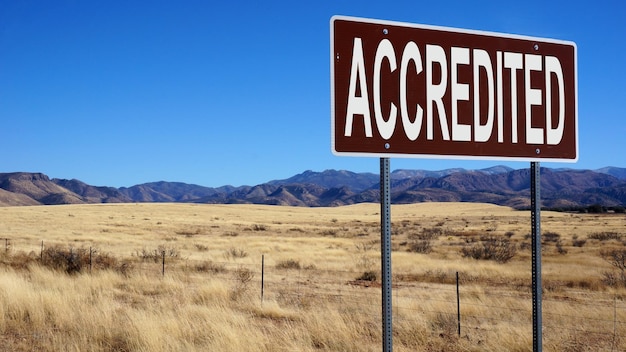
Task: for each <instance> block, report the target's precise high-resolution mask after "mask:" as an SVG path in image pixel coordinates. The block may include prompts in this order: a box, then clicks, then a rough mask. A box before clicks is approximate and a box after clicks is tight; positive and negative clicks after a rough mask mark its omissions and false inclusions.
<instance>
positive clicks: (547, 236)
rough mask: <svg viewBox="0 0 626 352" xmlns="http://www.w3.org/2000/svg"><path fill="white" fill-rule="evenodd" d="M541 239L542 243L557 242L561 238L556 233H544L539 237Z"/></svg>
mask: <svg viewBox="0 0 626 352" xmlns="http://www.w3.org/2000/svg"><path fill="white" fill-rule="evenodd" d="M541 237H542V238H543V242H544V243H547V242H558V241H559V239H560V238H561V235H559V234H558V233H556V232H551V231H546V232H544V233H543V234H542V235H541Z"/></svg>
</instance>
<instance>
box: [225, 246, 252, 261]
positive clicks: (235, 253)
mask: <svg viewBox="0 0 626 352" xmlns="http://www.w3.org/2000/svg"><path fill="white" fill-rule="evenodd" d="M247 256H248V252H246V251H245V250H243V249H239V248H235V247H230V248H229V249H228V250H226V251H225V252H224V258H226V260H231V259H239V258H245V257H247Z"/></svg>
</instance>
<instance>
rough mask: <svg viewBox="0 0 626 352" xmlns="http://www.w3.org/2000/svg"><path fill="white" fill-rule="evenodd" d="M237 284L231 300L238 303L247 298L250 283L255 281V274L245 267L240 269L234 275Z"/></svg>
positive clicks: (232, 291)
mask: <svg viewBox="0 0 626 352" xmlns="http://www.w3.org/2000/svg"><path fill="white" fill-rule="evenodd" d="M233 275H234V280H235V284H234V286H233V288H232V289H231V291H230V294H229V296H230V299H231V300H233V301H238V300H240V299H241V298H243V297H245V296H247V294H248V292H249V288H250V285H249V283H250V282H251V281H252V279H254V272H252V270H250V269H248V268H245V267H242V266H240V267H238V268H237V269H236V270H235V272H234V273H233Z"/></svg>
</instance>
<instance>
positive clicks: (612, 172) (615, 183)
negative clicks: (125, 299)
mask: <svg viewBox="0 0 626 352" xmlns="http://www.w3.org/2000/svg"><path fill="white" fill-rule="evenodd" d="M625 174H626V169H622V168H616V167H607V168H602V169H599V170H595V171H592V170H573V169H549V168H542V169H541V197H542V205H543V206H544V207H551V208H572V207H582V206H589V205H594V204H600V205H603V206H606V207H611V206H626V177H624V175H625ZM379 182H380V180H379V176H378V175H376V174H372V173H354V172H351V171H346V170H325V171H322V172H315V171H310V170H309V171H305V172H303V173H301V174H298V175H294V176H292V177H290V178H288V179H284V180H273V181H269V182H267V183H263V184H259V185H256V186H241V187H233V186H222V187H218V188H211V187H204V186H199V185H192V184H186V183H180V182H165V181H160V182H151V183H144V184H140V185H135V186H132V187H128V188H126V187H122V188H114V187H96V186H91V185H88V184H86V183H84V182H81V181H79V180H75V179H73V180H63V179H52V180H51V179H50V178H49V177H48V176H46V175H44V174H41V173H26V172H14V173H0V206H12V205H40V204H82V203H123V202H194V203H216V204H217V203H219V204H273V205H290V206H312V207H317V206H340V205H346V204H356V203H363V202H378V201H379V190H378V183H379ZM391 193H392V194H391V198H392V202H393V203H395V204H405V203H416V202H433V201H438V202H450V201H457V202H481V203H493V204H499V205H506V206H510V207H513V208H518V209H519V208H527V207H528V206H529V205H530V170H528V169H520V170H514V169H511V168H508V167H505V166H495V167H492V168H487V169H481V170H465V169H447V170H440V171H426V170H395V171H393V172H392V173H391Z"/></svg>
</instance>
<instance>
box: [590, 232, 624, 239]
mask: <svg viewBox="0 0 626 352" xmlns="http://www.w3.org/2000/svg"><path fill="white" fill-rule="evenodd" d="M587 237H588V238H589V239H591V240H598V241H608V240H617V241H620V240H621V239H622V234H621V233H617V232H612V231H603V232H593V233H591V234H589V236H587Z"/></svg>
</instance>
